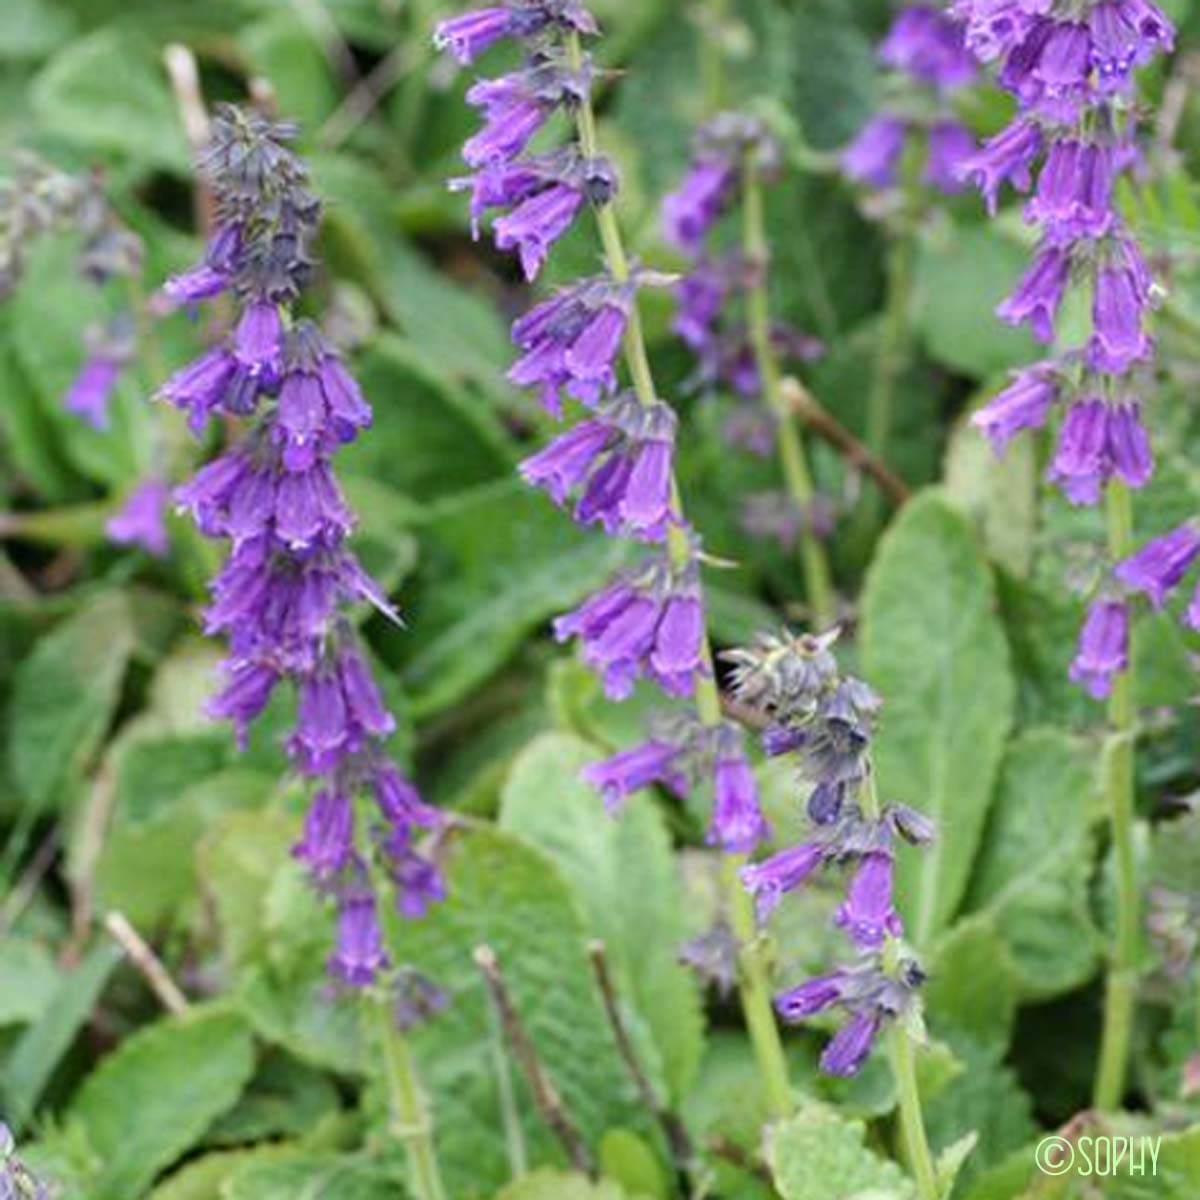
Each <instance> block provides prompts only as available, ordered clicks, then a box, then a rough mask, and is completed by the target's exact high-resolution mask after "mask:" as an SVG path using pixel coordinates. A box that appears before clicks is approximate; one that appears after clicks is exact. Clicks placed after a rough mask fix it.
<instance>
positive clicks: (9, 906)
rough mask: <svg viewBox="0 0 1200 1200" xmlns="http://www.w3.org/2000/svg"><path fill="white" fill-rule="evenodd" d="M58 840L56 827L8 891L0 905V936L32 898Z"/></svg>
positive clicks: (5, 933)
mask: <svg viewBox="0 0 1200 1200" xmlns="http://www.w3.org/2000/svg"><path fill="white" fill-rule="evenodd" d="M60 840H61V839H60V836H59V830H58V829H57V828H55V829H52V830H51V831H50V833H49V834H48V835H47V837H46V838H45V839H44V840H43V841H42V844H41V845H40V846H39V847H38V848H37V850H36V852H35V853H34V856H33V858H32V859H31V860H30V862H29V865H28V866H27V867H26V868H25V871H24V873H23V874H22V876H21V878H20V880H18V882H17V885H16V886H15V887H14V888H13V890H12V891H11V892H10V893H9V895H8V898H7V899H6V900H5V901H4V904H3V905H2V906H0V938H3V937H5V936H6V935H7V934H8V931H9V930H10V929H11V928H12V927H13V926H14V925H15V924H16V923H17V921H18V920H19V919H20V916H21V914H22V913H23V912H24V911H25V906H26V905H27V904H28V903H29V901H30V900H31V899H32V898H33V894H34V892H36V891H37V887H38V884H39V883H41V881H42V879H43V877H44V876H45V874H46V872H47V871H49V870H50V867H51V864H53V862H54V856H55V855H56V854H57V853H58V849H59V842H60Z"/></svg>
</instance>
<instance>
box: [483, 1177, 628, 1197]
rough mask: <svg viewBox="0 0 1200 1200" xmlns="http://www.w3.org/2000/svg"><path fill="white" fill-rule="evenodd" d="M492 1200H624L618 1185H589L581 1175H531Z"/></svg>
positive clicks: (505, 1189) (606, 1183)
mask: <svg viewBox="0 0 1200 1200" xmlns="http://www.w3.org/2000/svg"><path fill="white" fill-rule="evenodd" d="M496 1200H627V1194H626V1193H625V1192H624V1191H623V1190H622V1189H621V1187H620V1186H619V1185H618V1184H615V1183H612V1182H610V1181H609V1180H601V1181H600V1182H599V1183H593V1182H592V1181H591V1180H590V1179H588V1178H587V1177H586V1176H584V1175H573V1174H567V1173H566V1172H565V1171H551V1170H544V1171H534V1172H533V1174H531V1175H523V1176H522V1177H521V1178H520V1179H517V1180H514V1181H513V1182H512V1183H510V1184H509V1185H508V1187H506V1188H504V1189H503V1190H502V1191H500V1192H497V1193H496Z"/></svg>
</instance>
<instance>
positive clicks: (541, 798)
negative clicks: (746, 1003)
mask: <svg viewBox="0 0 1200 1200" xmlns="http://www.w3.org/2000/svg"><path fill="white" fill-rule="evenodd" d="M599 756H600V752H599V751H598V750H597V749H596V748H595V747H594V746H589V745H587V744H586V743H584V742H581V741H579V740H578V739H576V738H573V737H568V736H565V735H562V734H546V735H544V736H542V737H541V738H538V739H537V740H536V741H534V742H532V743H531V744H530V745H529V746H528V747H527V748H526V749H525V750H524V751H523V752H522V753H521V754H520V755H519V756H518V757H517V759H516V761H515V762H514V763H513V767H512V772H511V774H510V775H509V778H508V782H507V784H506V785H505V788H504V793H503V797H502V801H501V809H500V826H501V828H503V829H507V830H509V831H510V832H512V833H515V834H518V835H520V836H521V837H524V838H527V839H528V840H529V841H531V842H533V843H534V844H536V845H537V846H539V847H540V848H541V849H542V850H544V851H545V852H546V853H547V854H549V855H550V856H551V857H552V858H553V859H554V861H555V862H556V863H557V864H558V866H559V869H560V870H561V871H562V873H563V875H564V876H565V878H566V879H567V880H568V882H569V883H571V884H572V886H573V887H574V889H575V891H576V893H577V894H578V895H579V896H580V897H581V899H582V900H583V903H584V907H585V912H586V915H587V920H588V926H589V931H590V932H591V933H593V934H594V935H595V936H596V937H598V938H599V939H600V940H601V941H602V942H603V943H604V947H605V950H606V953H607V957H608V959H609V962H610V964H611V966H612V969H613V972H614V974H615V975H616V977H617V981H618V986H619V987H620V989H621V991H622V994H623V995H626V996H628V997H629V999H630V1001H631V1005H632V1009H633V1014H634V1015H635V1016H636V1021H637V1026H638V1027H639V1031H640V1030H641V1029H643V1028H644V1031H645V1032H646V1033H647V1034H648V1035H649V1038H648V1044H647V1042H646V1039H640V1040H641V1041H642V1042H643V1045H642V1058H643V1061H644V1062H646V1061H649V1062H652V1063H653V1064H654V1065H655V1068H656V1069H655V1072H654V1073H655V1075H656V1076H657V1075H660V1074H661V1076H662V1081H663V1082H664V1083H665V1084H666V1085H667V1092H668V1094H669V1095H671V1096H673V1097H676V1098H679V1097H682V1096H683V1095H685V1094H686V1093H687V1091H688V1089H689V1087H690V1086H691V1084H692V1082H693V1081H694V1079H695V1076H696V1069H697V1067H698V1066H699V1061H700V1052H701V1041H702V1018H701V1014H700V998H699V994H698V991H697V988H696V985H695V982H694V980H693V978H692V976H691V974H690V973H689V972H687V971H686V970H685V969H684V968H683V967H682V966H681V965H680V964H679V962H678V958H677V956H678V949H679V943H680V942H682V941H683V939H684V936H685V933H686V927H685V924H684V917H683V895H682V887H681V882H682V881H681V879H680V876H679V868H678V864H677V863H676V861H675V859H674V858H673V856H672V854H671V845H670V840H669V837H668V834H667V829H666V825H665V823H664V821H663V819H662V816H661V815H660V813H659V812H658V811H657V810H656V809H655V808H654V806H653V803H652V801H651V799H650V797H649V796H648V795H647V796H641V797H639V798H638V799H637V800H635V801H634V802H633V803H632V804H630V805H629V807H628V808H627V810H626V811H625V812H623V813H622V814H621V815H620V817H618V818H614V817H612V816H609V815H608V814H607V813H606V812H605V811H604V805H603V803H602V802H601V800H600V797H599V795H598V794H597V793H596V791H595V789H593V788H591V787H589V786H588V785H587V784H586V783H584V782H583V781H582V779H581V778H580V775H579V772H580V770H581V769H582V768H583V767H584V766H585V765H586V764H587V763H589V762H594V761H595V760H596V759H597V758H598V757H599ZM633 880H636V881H637V886H636V888H631V887H630V883H631V881H633Z"/></svg>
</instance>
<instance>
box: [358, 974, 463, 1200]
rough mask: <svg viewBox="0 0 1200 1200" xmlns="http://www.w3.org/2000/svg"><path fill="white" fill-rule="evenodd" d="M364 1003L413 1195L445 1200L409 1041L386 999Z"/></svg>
mask: <svg viewBox="0 0 1200 1200" xmlns="http://www.w3.org/2000/svg"><path fill="white" fill-rule="evenodd" d="M366 1003H367V1005H368V1007H369V1009H370V1012H371V1017H372V1019H373V1021H374V1025H375V1032H376V1035H377V1037H378V1041H379V1056H380V1062H381V1064H382V1066H383V1078H384V1083H385V1084H386V1086H387V1099H388V1110H389V1114H390V1117H391V1131H392V1133H393V1134H395V1136H396V1137H397V1138H399V1139H400V1140H401V1141H402V1142H403V1143H404V1148H405V1151H406V1152H407V1154H408V1170H409V1176H410V1183H411V1187H412V1190H413V1194H414V1195H415V1196H416V1198H417V1200H446V1191H445V1189H444V1188H443V1187H442V1176H441V1171H440V1170H439V1168H438V1161H437V1154H436V1153H435V1151H434V1148H433V1121H432V1118H431V1117H430V1115H429V1112H428V1110H427V1108H426V1106H425V1101H424V1098H423V1097H422V1095H421V1088H420V1085H419V1084H418V1082H417V1075H416V1070H415V1068H414V1066H413V1060H412V1053H411V1052H410V1050H409V1047H408V1041H407V1039H406V1038H405V1037H404V1034H403V1033H401V1032H400V1030H399V1029H397V1028H396V1023H395V1021H394V1020H393V1015H392V1011H391V1006H390V1005H389V1004H388V1003H387V1002H386V1001H385V1000H382V999H380V998H379V997H377V996H368V997H367V1000H366Z"/></svg>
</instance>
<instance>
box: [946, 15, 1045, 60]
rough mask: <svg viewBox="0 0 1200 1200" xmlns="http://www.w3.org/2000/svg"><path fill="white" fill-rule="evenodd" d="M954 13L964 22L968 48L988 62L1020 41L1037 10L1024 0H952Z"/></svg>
mask: <svg viewBox="0 0 1200 1200" xmlns="http://www.w3.org/2000/svg"><path fill="white" fill-rule="evenodd" d="M953 12H954V15H955V17H957V18H958V20H960V21H962V22H963V23H964V25H965V35H966V44H967V49H968V50H970V51H971V53H972V54H974V55H975V57H976V58H978V59H979V60H980V61H981V62H991V61H992V60H993V59H995V58H999V57H1000V56H1001V55H1005V54H1007V53H1009V51H1011V50H1013V49H1014V48H1015V47H1016V46H1017V45H1019V44H1020V42H1021V40H1022V39H1023V38H1024V36H1025V34H1026V32H1027V31H1028V30H1029V27H1030V26H1031V25H1032V23H1033V21H1034V18H1035V15H1036V13H1037V9H1036V7H1034V6H1030V5H1027V4H1025V3H1024V2H1023V0H954V4H953Z"/></svg>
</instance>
